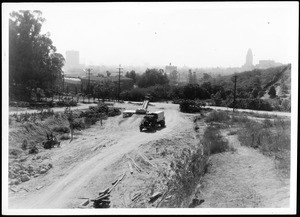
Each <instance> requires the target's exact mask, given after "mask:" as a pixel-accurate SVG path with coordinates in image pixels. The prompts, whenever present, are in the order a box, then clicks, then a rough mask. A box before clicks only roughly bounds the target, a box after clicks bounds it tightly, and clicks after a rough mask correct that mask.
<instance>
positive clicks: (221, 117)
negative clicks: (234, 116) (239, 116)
mask: <svg viewBox="0 0 300 217" xmlns="http://www.w3.org/2000/svg"><path fill="white" fill-rule="evenodd" d="M228 120H230V116H229V113H228V112H226V111H215V110H214V111H212V112H210V113H209V114H208V115H207V116H206V118H205V121H206V122H224V121H228Z"/></svg>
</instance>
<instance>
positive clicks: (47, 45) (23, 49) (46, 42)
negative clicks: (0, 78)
mask: <svg viewBox="0 0 300 217" xmlns="http://www.w3.org/2000/svg"><path fill="white" fill-rule="evenodd" d="M44 21H45V19H44V18H43V17H42V12H41V11H28V10H20V11H18V12H16V11H14V12H12V13H11V14H10V19H9V86H10V89H11V90H12V91H11V92H10V94H11V97H13V98H17V97H19V98H20V99H23V100H24V99H25V100H29V99H30V91H31V90H32V89H36V88H40V89H42V90H44V91H45V90H49V89H51V90H52V92H54V90H57V85H56V82H57V81H59V80H61V78H62V70H61V68H62V66H63V64H64V57H63V56H62V55H61V54H59V53H56V48H55V46H53V44H52V40H51V39H50V38H49V36H50V34H49V33H46V34H40V31H41V27H42V24H43V22H44Z"/></svg>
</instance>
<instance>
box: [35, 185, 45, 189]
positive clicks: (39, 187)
mask: <svg viewBox="0 0 300 217" xmlns="http://www.w3.org/2000/svg"><path fill="white" fill-rule="evenodd" d="M43 187H44V185H41V186H38V187H36V190H40V189H41V188H43Z"/></svg>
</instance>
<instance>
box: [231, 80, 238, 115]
mask: <svg viewBox="0 0 300 217" xmlns="http://www.w3.org/2000/svg"><path fill="white" fill-rule="evenodd" d="M236 78H237V75H234V93H233V110H232V111H234V109H235V103H236V102H235V99H236Z"/></svg>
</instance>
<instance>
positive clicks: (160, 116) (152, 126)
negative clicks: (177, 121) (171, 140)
mask: <svg viewBox="0 0 300 217" xmlns="http://www.w3.org/2000/svg"><path fill="white" fill-rule="evenodd" d="M158 125H160V127H165V115H164V112H163V111H156V112H152V113H148V114H146V115H145V117H144V118H143V120H142V121H141V123H140V126H139V127H140V131H141V132H142V131H143V129H146V130H154V131H155V130H156V128H157V126H158Z"/></svg>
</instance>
